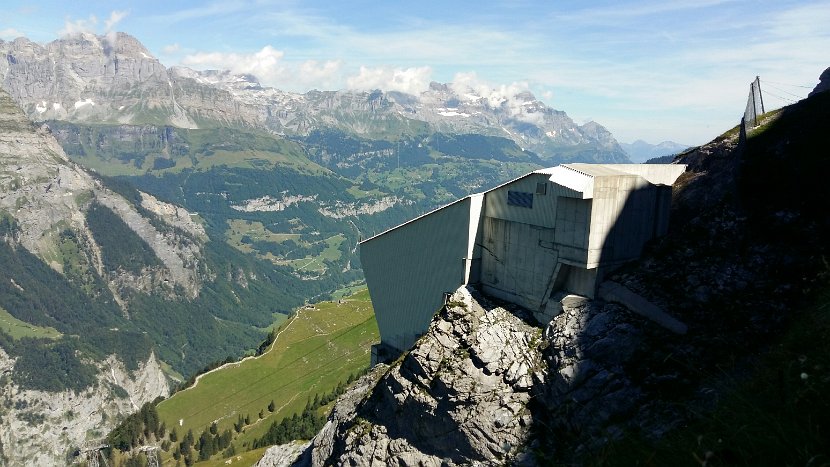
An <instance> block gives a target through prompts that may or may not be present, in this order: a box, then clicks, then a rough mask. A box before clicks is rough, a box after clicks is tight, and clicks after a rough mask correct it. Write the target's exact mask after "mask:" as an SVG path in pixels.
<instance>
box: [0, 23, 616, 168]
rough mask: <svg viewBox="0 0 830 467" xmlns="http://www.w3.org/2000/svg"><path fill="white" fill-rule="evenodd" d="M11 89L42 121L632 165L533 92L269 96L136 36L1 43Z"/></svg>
mask: <svg viewBox="0 0 830 467" xmlns="http://www.w3.org/2000/svg"><path fill="white" fill-rule="evenodd" d="M0 52H2V53H3V54H4V55H5V56H6V57H7V60H5V61H4V62H3V63H2V64H0V78H2V82H3V88H4V89H6V90H7V91H8V92H9V94H11V96H12V98H13V99H14V100H15V101H16V102H17V103H18V104H19V105H20V107H21V108H23V109H24V111H25V112H26V114H27V115H28V116H29V117H30V118H32V119H33V120H36V121H43V120H66V121H73V122H95V123H109V124H153V125H172V126H176V127H179V128H210V127H217V126H227V127H235V128H256V129H263V130H267V131H269V132H271V133H274V134H278V135H283V136H305V135H308V134H309V133H310V132H312V131H314V130H315V129H321V128H327V129H336V130H340V131H344V132H347V133H351V134H354V135H359V136H362V137H377V138H384V139H398V138H400V137H402V136H413V135H418V134H422V133H427V134H429V133H436V132H441V133H451V134H481V135H486V136H495V137H501V138H506V139H509V140H511V141H513V142H515V143H516V144H517V145H518V146H519V147H521V148H522V149H523V150H529V151H533V152H535V153H536V154H538V156H539V157H540V158H541V159H542V160H543V161H545V163H547V164H554V163H557V162H562V161H581V162H588V161H607V162H624V161H626V160H627V158H626V155H625V152H624V151H623V150H622V149H621V148H620V146H619V144H617V142H616V140H614V138H613V136H612V135H611V134H610V133H609V132H608V130H606V129H605V128H603V127H602V126H601V125H599V124H597V123H594V122H589V123H587V124H585V125H581V126H580V125H577V124H576V123H574V122H573V120H571V119H570V118H569V117H568V116H567V115H566V114H565V113H564V112H561V111H557V110H554V109H551V108H549V107H547V106H546V105H545V104H544V103H542V102H541V101H539V100H537V99H536V98H535V97H534V96H533V95H532V94H530V93H529V92H521V93H518V94H515V95H508V94H502V93H498V92H495V91H493V92H489V93H487V95H482V94H481V93H480V92H479V93H477V92H475V91H474V90H472V89H469V88H466V87H463V86H454V85H452V84H439V83H433V84H432V85H431V86H430V88H429V89H428V90H427V91H425V92H423V93H421V94H420V95H417V96H415V95H409V94H403V93H399V92H383V91H380V90H376V91H372V92H355V91H311V92H307V93H305V94H296V93H289V92H284V91H280V90H278V89H273V88H266V87H263V86H262V85H261V84H260V83H259V82H258V81H257V79H256V77H254V76H252V75H234V74H231V73H229V72H227V71H194V70H191V69H188V68H183V67H171V68H167V67H165V66H164V65H162V64H161V63H160V62H159V61H158V60H157V59H156V58H154V57H153V56H152V55H151V54H150V52H149V51H148V50H147V49H146V48H145V47H144V46H143V45H142V44H141V43H140V42H139V41H138V40H136V39H135V38H133V37H131V36H129V35H127V34H124V33H117V34H110V35H106V36H96V35H92V34H88V33H82V34H77V35H74V36H70V37H66V38H63V39H59V40H56V41H53V42H51V43H48V44H46V45H43V46H41V45H39V44H36V43H34V42H31V41H29V40H28V39H26V38H18V39H16V40H14V41H11V42H3V41H0Z"/></svg>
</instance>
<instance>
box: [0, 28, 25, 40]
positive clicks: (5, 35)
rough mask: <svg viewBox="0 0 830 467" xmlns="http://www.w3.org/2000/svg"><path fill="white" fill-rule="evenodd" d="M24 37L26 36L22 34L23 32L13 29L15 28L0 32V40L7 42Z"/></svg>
mask: <svg viewBox="0 0 830 467" xmlns="http://www.w3.org/2000/svg"><path fill="white" fill-rule="evenodd" d="M25 35H26V34H23V32H21V31H19V30H17V29H15V28H6V29H2V30H0V39H3V40H7V41H10V40H14V39H17V38H18V37H22V36H25Z"/></svg>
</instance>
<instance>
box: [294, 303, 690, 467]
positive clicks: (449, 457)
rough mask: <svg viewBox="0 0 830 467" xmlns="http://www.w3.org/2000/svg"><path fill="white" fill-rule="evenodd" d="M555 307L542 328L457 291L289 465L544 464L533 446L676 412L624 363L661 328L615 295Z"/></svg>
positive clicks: (586, 444) (656, 424)
mask: <svg viewBox="0 0 830 467" xmlns="http://www.w3.org/2000/svg"><path fill="white" fill-rule="evenodd" d="M561 305H562V309H563V312H562V313H561V314H560V315H559V316H557V317H556V318H554V319H553V320H552V321H551V322H550V323H549V324H548V325H547V326H546V328H545V329H544V331H543V329H542V328H540V327H538V326H537V325H535V324H532V323H531V322H532V318H530V315H529V314H527V313H526V312H525V311H524V310H522V309H520V308H513V307H511V308H510V309H505V308H504V307H501V306H498V305H495V304H492V303H489V302H488V301H487V300H486V299H484V298H483V297H480V296H479V295H478V294H477V292H475V291H474V290H472V289H469V290H468V289H459V291H458V292H456V293H455V294H454V295H453V297H452V298H451V299H450V302H449V304H448V305H447V306H446V307H445V308H444V309H443V310H441V311H440V312H439V314H438V315H436V317H435V318H434V320H433V322H432V324H431V325H430V328H429V330H428V331H427V333H426V334H425V335H424V336H423V337H422V338H421V339H420V340H419V341H418V342H417V344H416V345H415V347H414V348H413V349H412V350H411V351H410V352H409V353H408V354H406V355H405V356H404V357H403V358H402V359H401V360H399V361H398V362H396V363H395V364H393V365H392V366H391V367H388V368H386V367H378V368H376V369H375V370H374V371H373V373H371V374H370V375H368V376H367V377H365V378H364V379H362V380H360V382H359V383H358V384H357V385H355V386H353V387H352V388H351V389H350V390H349V391H348V392H347V393H346V394H345V395H344V396H342V397H341V399H340V400H338V402H337V405H336V407H335V409H334V411H333V413H332V415H331V417H330V420H329V423H328V424H327V425H326V427H325V428H324V429H323V430H322V431H321V432H320V434H318V435H317V437H315V438H314V440H312V444H311V447H310V448H309V449H308V450H307V451H306V452H305V454H304V455H303V456H302V457H301V458H300V459H299V460H298V461H297V465H313V466H321V465H371V464H378V465H435V466H439V465H470V464H474V465H505V464H520V465H534V464H544V462H543V460H542V459H537V458H536V457H535V454H534V452H536V451H537V450H539V449H542V450H543V451H544V452H546V453H553V452H557V451H561V450H567V451H570V450H574V449H575V450H577V451H584V450H586V449H590V448H596V447H597V446H601V445H603V444H604V443H606V442H607V441H608V440H609V439H614V438H615V437H618V436H619V435H620V433H622V432H623V431H624V430H626V429H630V428H632V426H635V427H636V428H637V429H641V428H642V429H646V430H650V431H649V433H662V430H664V429H666V427H668V426H672V423H676V420H677V419H680V417H678V416H675V415H676V414H670V415H672V416H675V418H672V417H669V416H666V411H665V410H663V408H662V407H660V406H658V404H657V403H652V402H650V401H649V399H648V396H649V394H648V390H647V389H644V388H643V387H642V384H641V382H637V381H635V379H634V378H632V377H631V375H630V374H629V371H627V370H628V368H629V367H630V366H631V365H633V364H636V359H637V358H638V357H639V355H640V352H641V347H642V343H643V342H644V340H645V339H647V338H649V337H650V336H651V337H653V336H654V335H661V336H662V335H663V333H664V332H665V331H663V330H662V329H660V328H659V327H657V326H656V325H654V324H652V323H650V322H647V321H645V320H643V319H642V318H640V317H639V316H637V315H634V314H632V313H630V312H628V311H627V310H626V309H624V308H622V307H620V306H617V305H613V304H605V303H602V302H594V301H590V300H588V299H584V298H579V297H575V296H567V297H566V298H564V299H563V300H562V303H561ZM375 380H377V383H376V384H373V382H374V381H375ZM645 409H647V410H649V411H650V412H646V411H645ZM638 413H640V414H642V416H639V415H638V416H637V417H634V415H635V414H638ZM573 427H578V430H579V432H580V435H581V436H580V440H581V443H580V444H579V445H577V446H573V445H570V444H568V440H570V439H572V438H573V433H572V432H570V433H569V431H572V430H573V429H574V428H573ZM574 452H576V451H574ZM566 457H567V456H566Z"/></svg>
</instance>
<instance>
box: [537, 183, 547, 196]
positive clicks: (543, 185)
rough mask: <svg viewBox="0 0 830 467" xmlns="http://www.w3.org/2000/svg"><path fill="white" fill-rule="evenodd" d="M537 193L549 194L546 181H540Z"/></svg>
mask: <svg viewBox="0 0 830 467" xmlns="http://www.w3.org/2000/svg"><path fill="white" fill-rule="evenodd" d="M536 194H537V195H546V194H548V184H547V183H545V182H539V183H537V184H536Z"/></svg>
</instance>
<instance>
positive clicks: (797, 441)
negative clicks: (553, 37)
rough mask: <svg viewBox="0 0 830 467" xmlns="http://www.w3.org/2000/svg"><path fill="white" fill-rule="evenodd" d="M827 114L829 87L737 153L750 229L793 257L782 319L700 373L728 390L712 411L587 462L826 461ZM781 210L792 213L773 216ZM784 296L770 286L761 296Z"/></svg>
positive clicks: (829, 325)
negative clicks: (655, 438)
mask: <svg viewBox="0 0 830 467" xmlns="http://www.w3.org/2000/svg"><path fill="white" fill-rule="evenodd" d="M828 122H830V93H827V92H825V93H822V94H819V95H816V96H814V97H811V98H809V99H806V100H803V101H801V102H799V103H798V104H794V105H792V106H789V107H787V108H784V109H782V110H780V111H776V112H774V113H770V114H768V115H766V116H765V122H764V124H762V125H761V126H759V127H758V128H755V129H753V130H752V131H750V132H749V135H748V141H747V146H746V153H745V155H744V156H743V157H744V163H743V166H742V167H741V176H742V177H741V178H740V179H739V181H740V184H739V186H738V189H739V190H740V193H741V194H742V195H743V196H742V201H743V208H744V209H745V212H746V213H748V214H749V217H750V220H751V221H753V217H755V218H757V220H754V221H753V222H754V224H753V227H754V230H753V231H752V235H753V236H755V237H758V238H760V239H761V240H762V241H765V242H767V243H768V244H770V245H773V247H772V248H770V250H772V249H782V248H786V249H787V251H785V252H783V253H782V252H781V251H771V252H770V253H769V254H770V255H777V256H784V259H785V260H787V259H788V258H789V259H790V260H789V263H788V262H786V261H783V262H782V264H781V265H779V267H780V268H781V269H782V270H784V271H786V272H777V274H778V276H775V277H774V279H775V285H780V284H786V285H787V289H788V290H789V289H791V288H792V289H793V290H794V291H796V292H795V293H794V294H790V295H789V296H787V299H788V301H787V307H786V308H785V309H784V313H785V314H786V319H785V320H783V325H781V326H778V327H777V328H776V329H775V331H774V333H772V335H771V336H770V337H769V339H768V341H766V342H764V343H763V346H762V347H761V348H760V349H758V351H757V353H756V354H754V355H751V356H748V357H746V363H744V364H743V365H742V366H739V367H738V368H737V369H735V368H730V367H729V366H728V365H724V366H723V368H722V369H720V368H718V369H715V370H711V369H710V370H709V371H708V372H706V373H705V374H702V375H700V376H701V378H702V379H704V380H707V381H708V384H709V387H711V388H714V390H717V391H721V392H723V393H724V397H722V398H721V399H720V400H719V401H718V404H717V408H715V409H714V410H713V411H711V412H707V411H703V412H702V413H700V414H699V417H698V418H697V419H696V420H694V422H693V423H691V424H690V425H689V426H686V427H683V428H680V429H678V430H675V431H673V432H671V433H670V434H669V435H668V436H666V437H665V438H664V439H663V440H661V441H660V442H659V443H658V444H656V445H655V444H654V443H651V442H647V441H644V440H643V439H642V438H639V437H632V438H626V439H623V440H621V441H619V442H617V443H613V444H611V445H610V446H608V447H607V448H606V449H605V450H603V451H601V452H600V453H598V454H597V455H596V456H593V457H591V458H588V459H587V462H585V463H586V464H587V465H654V466H662V465H678V466H682V465H689V466H693V465H742V466H743V465H746V466H755V465H781V466H785V465H791V466H796V465H802V466H807V465H810V466H812V465H816V466H818V465H822V466H827V465H830V443H829V442H828V439H830V436H829V433H830V400H828V399H827V394H830V262H829V261H830V255H828V253H827V247H826V245H827V243H826V239H827V238H828V233H830V215H828V207H827V202H826V176H827V172H828V170H830V156H828V152H827V149H826V147H827V142H826V141H827V132H826V129H827V124H828ZM737 131H738V130H737V128H733V129H732V130H730V131H728V132H727V133H725V134H724V135H723V136H722V137H721V138H726V137H729V136H734V135H735V134H736V133H737ZM784 215H789V216H791V217H792V220H790V221H787V222H778V223H775V219H776V218H781V217H784ZM771 219H772V221H770V220H771ZM785 268H788V269H785ZM781 294H782V292H780V291H779V290H771V291H769V292H768V294H766V295H765V297H766V298H767V299H768V300H771V301H772V300H776V299H780V298H781V297H780V295H781ZM751 311H752V312H755V313H758V311H757V310H751ZM722 317H723V318H729V316H728V313H726V312H724V313H723V314H722ZM744 325H747V324H744ZM730 338H732V336H727V337H726V338H725V339H724V341H727V342H728V340H729V339H730ZM733 345H734V344H733ZM730 351H731V349H730V348H728V347H727V348H719V349H717V352H721V353H723V354H728V352H730Z"/></svg>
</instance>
